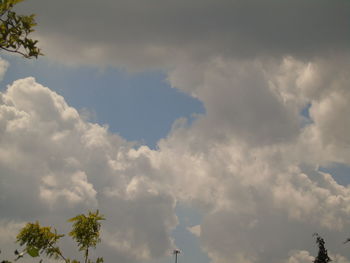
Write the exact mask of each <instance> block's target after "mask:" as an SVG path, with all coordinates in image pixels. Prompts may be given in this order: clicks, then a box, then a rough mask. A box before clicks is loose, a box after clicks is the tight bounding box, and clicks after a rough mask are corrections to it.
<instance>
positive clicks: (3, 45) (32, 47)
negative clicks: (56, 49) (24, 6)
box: [0, 0, 42, 58]
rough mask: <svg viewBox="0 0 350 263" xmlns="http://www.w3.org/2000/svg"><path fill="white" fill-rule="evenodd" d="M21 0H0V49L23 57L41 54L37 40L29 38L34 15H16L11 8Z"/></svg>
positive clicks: (33, 25) (33, 23) (34, 24)
mask: <svg viewBox="0 0 350 263" xmlns="http://www.w3.org/2000/svg"><path fill="white" fill-rule="evenodd" d="M22 1H23V0H0V49H3V50H6V51H8V52H12V53H18V54H21V55H22V56H24V57H25V58H32V57H35V58H37V57H38V56H39V55H42V53H41V51H40V49H39V48H38V47H37V43H38V41H37V40H33V39H31V38H29V34H30V33H32V32H33V31H34V29H33V28H34V27H35V26H36V23H35V15H33V14H32V15H18V14H17V13H16V12H14V11H13V10H12V9H13V7H14V5H16V4H17V3H19V2H22Z"/></svg>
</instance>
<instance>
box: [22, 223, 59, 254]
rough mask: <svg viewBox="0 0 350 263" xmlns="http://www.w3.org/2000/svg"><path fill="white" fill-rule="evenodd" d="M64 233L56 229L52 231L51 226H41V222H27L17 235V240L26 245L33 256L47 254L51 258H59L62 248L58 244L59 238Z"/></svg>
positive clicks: (27, 250)
mask: <svg viewBox="0 0 350 263" xmlns="http://www.w3.org/2000/svg"><path fill="white" fill-rule="evenodd" d="M63 236H64V235H59V234H57V231H56V229H54V230H53V232H52V231H51V227H41V226H40V224H39V222H35V223H27V224H26V226H25V227H24V228H23V229H22V230H21V231H20V232H19V234H18V235H17V242H18V243H19V244H20V245H21V246H23V245H25V246H26V249H25V250H26V252H27V253H28V254H29V255H30V256H32V257H38V256H39V254H45V255H46V256H47V257H49V258H55V259H58V258H59V257H60V254H61V252H60V249H59V247H58V246H57V242H58V240H59V239H60V238H61V237H63Z"/></svg>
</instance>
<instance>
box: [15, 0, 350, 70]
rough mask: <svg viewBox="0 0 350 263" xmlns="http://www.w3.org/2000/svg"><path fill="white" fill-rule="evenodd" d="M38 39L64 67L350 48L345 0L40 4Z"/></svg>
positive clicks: (26, 7) (30, 7)
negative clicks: (83, 64) (84, 64)
mask: <svg viewBox="0 0 350 263" xmlns="http://www.w3.org/2000/svg"><path fill="white" fill-rule="evenodd" d="M21 9H22V10H23V12H33V13H36V14H37V15H38V22H39V27H38V36H39V37H40V40H41V45H42V47H43V49H44V52H45V53H46V54H47V56H48V57H50V58H55V59H58V60H61V61H62V62H65V63H89V64H100V65H106V64H111V65H118V66H122V67H125V66H126V67H131V68H140V67H141V68H147V67H148V68H149V67H151V68H152V67H169V66H173V65H174V63H176V61H177V60H179V59H181V58H188V57H191V58H192V59H196V60H203V59H206V58H210V57H213V56H225V57H243V58H252V57H256V56H270V55H272V56H281V55H282V56H284V55H286V54H287V55H292V56H296V57H304V58H305V57H307V58H310V57H313V56H319V55H323V54H325V53H333V52H344V51H349V49H348V47H349V46H350V38H349V34H348V28H349V26H350V25H349V20H348V17H349V15H350V6H349V3H348V1H344V0H336V1H326V0H321V1H320V0H311V1H302V0H297V1H278V0H268V1H264V2H262V1H256V0H248V1H247V0H244V1H243V0H235V1H226V0H222V1H190V2H189V1H184V0H181V1H158V0H152V1H147V2H140V1H133V0H132V1H130V0H128V1H108V0H103V1H98V2H97V1H92V0H89V1H74V3H72V2H71V1H59V2H56V1H39V0H29V1H26V3H24V4H23V8H21Z"/></svg>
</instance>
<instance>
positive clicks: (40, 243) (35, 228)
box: [0, 210, 105, 263]
mask: <svg viewBox="0 0 350 263" xmlns="http://www.w3.org/2000/svg"><path fill="white" fill-rule="evenodd" d="M101 220H105V218H104V216H103V215H100V214H99V211H98V210H97V211H96V212H89V213H88V214H87V215H84V214H81V215H78V216H76V217H73V218H71V219H69V222H73V226H72V231H71V232H70V233H69V235H70V236H71V237H72V238H73V240H75V241H76V242H77V245H78V247H79V251H84V252H85V253H84V262H85V263H94V261H92V260H91V259H89V249H90V248H96V245H97V244H98V243H99V242H100V241H101V239H100V229H101V223H100V221H101ZM63 236H64V235H61V234H57V231H56V229H52V228H51V227H44V226H40V224H39V222H35V223H27V224H26V225H25V226H24V227H23V228H22V229H21V231H20V232H19V234H18V235H17V242H18V243H19V244H20V245H21V246H24V250H23V251H22V252H18V251H17V250H16V251H15V252H14V254H15V256H16V258H15V260H14V261H17V260H18V259H20V258H22V257H24V256H25V255H26V254H27V255H29V256H31V257H33V258H36V257H41V256H46V257H48V258H53V259H61V260H63V261H64V262H66V263H80V262H79V261H78V260H76V259H73V260H71V259H69V258H67V257H65V256H64V255H63V253H62V251H61V250H60V248H59V246H58V241H59V240H60V238H62V237H63ZM0 253H1V251H0ZM39 262H40V263H41V262H42V259H40V261H39ZM1 263H11V261H8V260H3V261H1ZM95 263H103V258H97V259H96V261H95Z"/></svg>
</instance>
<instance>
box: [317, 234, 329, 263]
mask: <svg viewBox="0 0 350 263" xmlns="http://www.w3.org/2000/svg"><path fill="white" fill-rule="evenodd" d="M314 236H315V237H316V244H317V246H318V255H317V257H316V258H315V260H314V263H328V262H331V261H332V259H331V258H330V257H329V256H328V252H327V249H326V248H325V241H324V239H323V238H322V237H321V236H320V235H319V234H317V233H315V234H314Z"/></svg>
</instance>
